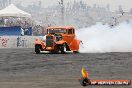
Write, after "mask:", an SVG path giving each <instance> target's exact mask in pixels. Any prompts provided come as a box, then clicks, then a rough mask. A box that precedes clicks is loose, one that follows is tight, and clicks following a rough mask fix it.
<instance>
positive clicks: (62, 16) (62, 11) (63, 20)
mask: <svg viewBox="0 0 132 88" xmlns="http://www.w3.org/2000/svg"><path fill="white" fill-rule="evenodd" d="M59 4H60V6H61V23H62V25H64V24H65V18H64V0H61V1H60V2H59Z"/></svg>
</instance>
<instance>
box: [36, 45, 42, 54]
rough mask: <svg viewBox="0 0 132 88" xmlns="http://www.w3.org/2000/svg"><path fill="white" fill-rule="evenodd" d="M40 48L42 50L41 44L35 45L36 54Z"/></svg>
mask: <svg viewBox="0 0 132 88" xmlns="http://www.w3.org/2000/svg"><path fill="white" fill-rule="evenodd" d="M40 50H41V47H40V45H35V52H36V54H39V53H40Z"/></svg>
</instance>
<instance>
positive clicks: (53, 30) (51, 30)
mask: <svg viewBox="0 0 132 88" xmlns="http://www.w3.org/2000/svg"><path fill="white" fill-rule="evenodd" d="M48 33H50V34H54V33H64V34H65V33H66V30H64V29H48Z"/></svg>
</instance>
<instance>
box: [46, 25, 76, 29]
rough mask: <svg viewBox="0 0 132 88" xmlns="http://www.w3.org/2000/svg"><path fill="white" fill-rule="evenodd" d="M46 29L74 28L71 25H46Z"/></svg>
mask: <svg viewBox="0 0 132 88" xmlns="http://www.w3.org/2000/svg"><path fill="white" fill-rule="evenodd" d="M47 29H74V27H72V26H52V27H48V28H47Z"/></svg>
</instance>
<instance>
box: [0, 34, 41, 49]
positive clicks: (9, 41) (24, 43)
mask: <svg viewBox="0 0 132 88" xmlns="http://www.w3.org/2000/svg"><path fill="white" fill-rule="evenodd" d="M37 38H39V36H0V48H34V41H35V39H37Z"/></svg>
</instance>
